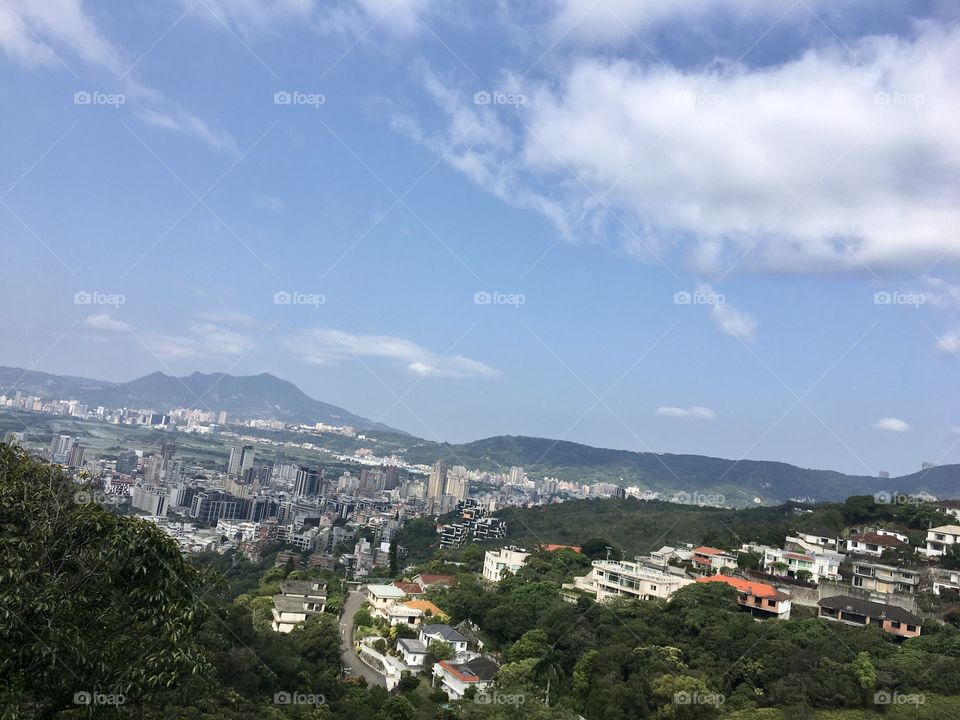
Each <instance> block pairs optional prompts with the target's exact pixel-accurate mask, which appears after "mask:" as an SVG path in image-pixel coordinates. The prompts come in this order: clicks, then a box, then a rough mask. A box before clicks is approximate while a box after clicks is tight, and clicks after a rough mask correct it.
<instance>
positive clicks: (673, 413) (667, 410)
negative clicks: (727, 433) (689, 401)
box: [657, 405, 717, 420]
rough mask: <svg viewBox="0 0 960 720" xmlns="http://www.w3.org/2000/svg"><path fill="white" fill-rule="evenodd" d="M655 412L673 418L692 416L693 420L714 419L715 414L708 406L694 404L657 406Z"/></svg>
mask: <svg viewBox="0 0 960 720" xmlns="http://www.w3.org/2000/svg"><path fill="white" fill-rule="evenodd" d="M657 414H658V415H663V416H665V417H673V418H692V419H694V420H714V419H715V418H716V417H717V414H716V413H715V412H714V411H713V410H711V409H710V408H705V407H701V406H700V405H694V406H693V407H689V408H680V407H670V406H667V407H660V408H657Z"/></svg>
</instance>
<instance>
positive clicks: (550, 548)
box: [543, 543, 581, 552]
mask: <svg viewBox="0 0 960 720" xmlns="http://www.w3.org/2000/svg"><path fill="white" fill-rule="evenodd" d="M543 549H544V550H547V551H548V552H553V551H554V550H573V551H574V552H580V550H581V548H580V546H579V545H556V544H554V543H550V544H548V545H544V546H543Z"/></svg>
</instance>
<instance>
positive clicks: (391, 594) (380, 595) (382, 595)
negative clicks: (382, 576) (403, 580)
mask: <svg viewBox="0 0 960 720" xmlns="http://www.w3.org/2000/svg"><path fill="white" fill-rule="evenodd" d="M365 595H366V599H367V602H368V603H370V605H371V606H372V607H373V612H374V613H376V614H378V615H380V617H382V618H384V619H386V617H385V616H384V614H383V613H384V611H385V610H386V609H387V607H389V606H390V605H393V604H394V603H396V602H398V601H400V600H402V599H403V598H404V597H406V594H405V593H404V592H403V590H401V589H400V588H398V587H396V586H395V585H367V586H366V590H365Z"/></svg>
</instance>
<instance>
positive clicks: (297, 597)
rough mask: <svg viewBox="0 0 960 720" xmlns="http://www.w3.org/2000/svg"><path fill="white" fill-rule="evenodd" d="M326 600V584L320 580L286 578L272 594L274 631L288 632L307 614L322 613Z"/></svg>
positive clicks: (307, 615) (303, 619) (306, 616)
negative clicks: (278, 592) (277, 592)
mask: <svg viewBox="0 0 960 720" xmlns="http://www.w3.org/2000/svg"><path fill="white" fill-rule="evenodd" d="M326 602H327V584H326V583H325V582H323V581H322V580H286V581H284V582H282V583H280V594H279V595H274V596H273V623H272V624H271V627H272V628H273V630H274V632H281V633H288V632H290V631H291V630H293V629H294V628H295V627H296V626H297V625H299V624H300V623H302V622H304V621H305V620H306V619H307V618H308V617H309V616H311V615H316V614H318V613H322V612H323V610H324V607H325V606H326Z"/></svg>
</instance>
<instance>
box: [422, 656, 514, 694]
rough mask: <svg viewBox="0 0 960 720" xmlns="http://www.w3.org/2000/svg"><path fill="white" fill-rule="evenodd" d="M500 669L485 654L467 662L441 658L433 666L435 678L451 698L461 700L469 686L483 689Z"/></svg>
mask: <svg viewBox="0 0 960 720" xmlns="http://www.w3.org/2000/svg"><path fill="white" fill-rule="evenodd" d="M499 669H500V666H499V665H497V663H496V662H494V661H493V660H492V659H491V658H488V657H485V656H483V655H478V656H477V657H475V658H473V659H472V660H467V661H466V662H454V661H452V660H441V661H440V662H438V663H436V664H435V665H434V666H433V679H434V684H435V685H436V686H437V687H439V688H441V689H442V690H443V691H444V692H446V693H447V695H448V696H449V697H450V699H451V700H460V699H462V698H463V694H464V693H465V692H466V691H467V688H470V687H475V688H477V690H483V689H485V688H486V687H488V686H489V685H490V683H492V682H493V678H494V676H495V675H496V674H497V671H498V670H499Z"/></svg>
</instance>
